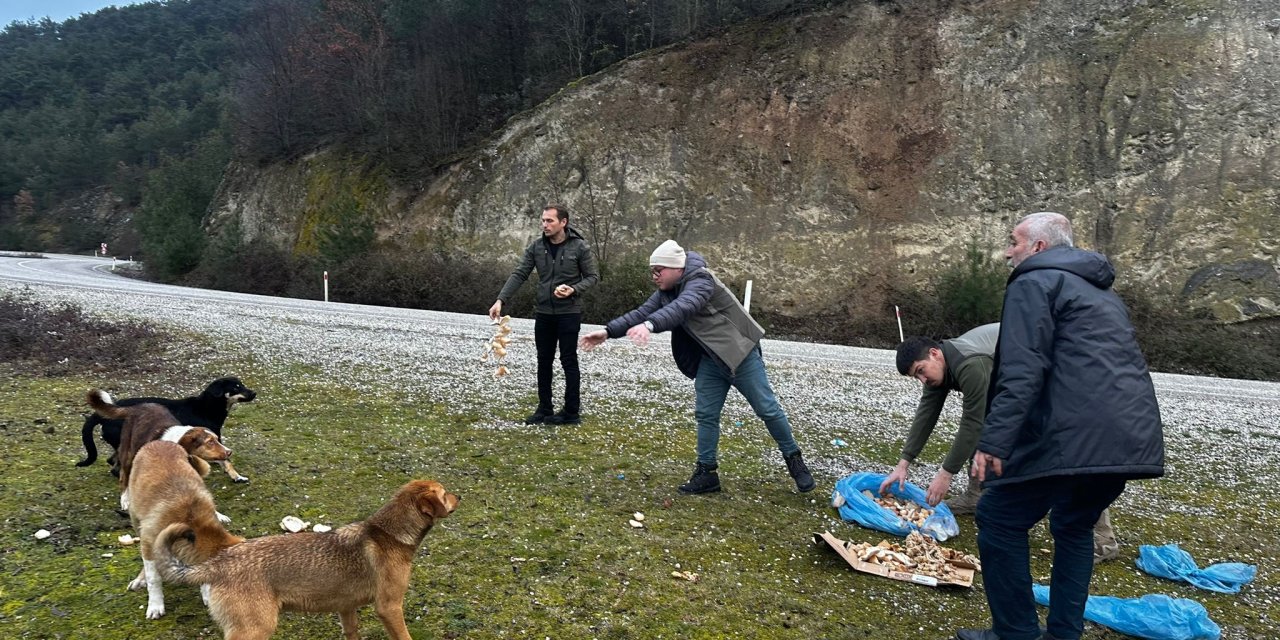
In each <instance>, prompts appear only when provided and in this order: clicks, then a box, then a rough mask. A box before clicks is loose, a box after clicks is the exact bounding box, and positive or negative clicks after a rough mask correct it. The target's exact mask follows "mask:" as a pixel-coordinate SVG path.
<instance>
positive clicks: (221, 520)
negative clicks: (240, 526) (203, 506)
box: [213, 511, 231, 524]
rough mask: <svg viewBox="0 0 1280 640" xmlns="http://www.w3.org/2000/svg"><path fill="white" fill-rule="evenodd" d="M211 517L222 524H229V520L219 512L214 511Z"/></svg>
mask: <svg viewBox="0 0 1280 640" xmlns="http://www.w3.org/2000/svg"><path fill="white" fill-rule="evenodd" d="M213 515H215V516H218V522H221V523H222V524H231V518H228V517H227V516H226V515H224V514H223V513H222V512H221V511H214V512H213Z"/></svg>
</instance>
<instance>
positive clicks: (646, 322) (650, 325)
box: [644, 320, 653, 333]
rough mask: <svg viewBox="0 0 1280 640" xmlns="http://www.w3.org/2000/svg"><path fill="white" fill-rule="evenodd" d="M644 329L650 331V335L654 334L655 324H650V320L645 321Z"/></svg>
mask: <svg viewBox="0 0 1280 640" xmlns="http://www.w3.org/2000/svg"><path fill="white" fill-rule="evenodd" d="M644 328H646V329H648V330H649V332H650V333H653V323H652V322H650V321H648V320H645V321H644Z"/></svg>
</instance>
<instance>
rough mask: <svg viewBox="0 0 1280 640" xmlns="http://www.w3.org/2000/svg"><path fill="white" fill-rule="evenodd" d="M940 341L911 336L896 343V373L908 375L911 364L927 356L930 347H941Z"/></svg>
mask: <svg viewBox="0 0 1280 640" xmlns="http://www.w3.org/2000/svg"><path fill="white" fill-rule="evenodd" d="M941 348H942V343H940V342H938V341H937V340H934V339H933V338H927V337H925V336H911V337H910V338H907V339H906V340H903V341H902V344H900V345H898V373H901V374H902V375H904V376H905V375H910V374H909V373H908V372H909V371H911V365H913V364H915V363H917V362H920V361H921V360H924V359H926V358H928V357H929V350H930V349H941Z"/></svg>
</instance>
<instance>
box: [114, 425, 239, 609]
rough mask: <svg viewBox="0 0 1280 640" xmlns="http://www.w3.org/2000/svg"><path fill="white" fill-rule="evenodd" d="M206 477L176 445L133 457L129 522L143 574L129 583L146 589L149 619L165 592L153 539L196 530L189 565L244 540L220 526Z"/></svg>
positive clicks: (158, 445)
mask: <svg viewBox="0 0 1280 640" xmlns="http://www.w3.org/2000/svg"><path fill="white" fill-rule="evenodd" d="M215 443H216V441H215ZM218 446H221V445H218ZM197 465H202V468H201V469H198V468H197ZM207 473H209V465H208V464H207V463H205V462H204V461H203V460H200V459H199V458H193V457H191V456H190V455H189V454H188V453H187V450H186V449H184V448H183V447H182V445H180V444H178V443H176V442H165V441H163V440H156V441H153V442H148V443H147V444H146V445H144V446H143V447H142V449H141V450H140V451H138V454H137V455H135V456H134V457H133V474H132V475H131V476H130V477H129V495H130V498H131V499H130V505H129V519H130V520H132V521H133V527H134V529H136V530H137V531H138V537H139V538H141V539H142V571H141V572H140V573H139V574H138V577H137V578H134V580H133V582H130V583H129V590H130V591H137V590H138V589H141V588H142V587H144V586H145V587H146V588H147V619H149V620H154V619H156V618H159V617H160V616H163V615H164V589H163V587H162V586H161V583H160V574H159V573H157V572H156V570H155V562H154V560H153V554H154V548H155V539H156V536H157V535H159V534H160V532H161V531H164V529H165V527H168V526H169V525H171V524H175V523H182V524H184V525H185V526H188V527H191V529H192V531H194V532H195V535H196V541H197V543H196V544H194V545H190V546H189V547H188V548H186V549H184V552H185V553H184V556H185V557H184V560H185V561H187V562H192V563H198V562H204V561H205V560H207V559H209V557H210V556H212V555H213V554H215V553H217V552H218V551H221V550H222V549H225V548H227V547H229V546H231V545H235V544H239V543H241V542H244V538H241V537H240V536H236V535H232V534H230V533H228V532H227V530H226V529H224V528H222V524H221V523H220V522H218V517H217V515H218V512H217V511H216V510H215V509H214V506H213V495H212V494H210V493H209V489H208V488H206V487H205V485H204V475H205V474H207Z"/></svg>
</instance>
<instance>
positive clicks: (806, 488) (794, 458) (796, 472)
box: [783, 451, 818, 493]
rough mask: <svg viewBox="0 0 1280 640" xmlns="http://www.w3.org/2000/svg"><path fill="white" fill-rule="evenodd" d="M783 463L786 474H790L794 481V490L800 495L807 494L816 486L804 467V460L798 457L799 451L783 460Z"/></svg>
mask: <svg viewBox="0 0 1280 640" xmlns="http://www.w3.org/2000/svg"><path fill="white" fill-rule="evenodd" d="M783 461H784V462H786V463H787V473H790V474H791V477H792V478H793V479H794V480H795V481H796V488H797V489H799V490H800V493H808V492H810V491H813V488H814V487H816V486H818V485H817V483H815V482H814V481H813V475H812V474H810V473H809V467H806V466H805V464H804V458H801V457H800V452H799V451H797V452H795V453H793V454H791V455H789V456H787V457H785V458H783Z"/></svg>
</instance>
